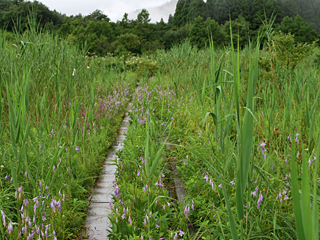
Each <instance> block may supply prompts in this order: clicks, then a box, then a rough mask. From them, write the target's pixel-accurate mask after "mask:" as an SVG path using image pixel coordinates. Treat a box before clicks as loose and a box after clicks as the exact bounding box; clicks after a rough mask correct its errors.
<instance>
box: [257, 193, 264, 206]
mask: <svg viewBox="0 0 320 240" xmlns="http://www.w3.org/2000/svg"><path fill="white" fill-rule="evenodd" d="M262 200H263V196H262V194H261V192H260V196H259V199H258V203H257V204H258V208H260V205H261V202H262Z"/></svg>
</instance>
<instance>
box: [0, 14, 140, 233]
mask: <svg viewBox="0 0 320 240" xmlns="http://www.w3.org/2000/svg"><path fill="white" fill-rule="evenodd" d="M31 20H32V19H30V21H31ZM14 37H15V39H14V40H12V39H11V40H10V41H8V40H7V39H6V36H5V35H4V32H2V31H1V32H0V53H1V56H0V62H1V64H0V77H1V82H0V110H1V111H0V141H1V148H0V153H1V157H0V165H1V171H0V176H1V179H5V180H4V181H2V180H1V184H0V192H1V193H0V195H1V196H5V199H6V200H5V203H3V202H0V203H1V204H0V210H1V211H2V212H3V213H4V217H3V216H2V217H3V218H2V219H5V221H6V222H7V224H6V225H4V222H3V220H0V224H1V233H2V236H3V237H4V236H6V237H7V238H8V239H17V237H18V235H19V234H20V235H21V234H22V235H23V237H25V238H27V237H29V235H30V234H31V230H32V228H33V229H35V226H34V224H36V225H37V226H36V228H37V227H38V226H40V227H41V226H42V224H44V225H48V224H51V226H52V227H51V229H50V230H49V229H47V231H49V234H50V235H52V232H53V230H55V231H56V236H57V237H58V238H59V239H68V238H71V237H75V236H76V235H79V232H80V229H81V228H82V227H83V223H84V217H85V214H86V209H87V201H86V197H87V196H88V195H89V194H90V188H91V187H92V184H93V182H94V179H95V178H96V175H97V173H98V172H99V167H100V166H101V164H102V162H103V160H104V155H105V153H106V150H107V149H108V147H109V146H110V145H111V143H112V141H113V140H114V137H115V134H116V130H117V127H118V126H119V124H120V120H121V118H122V114H123V113H124V111H125V107H126V104H127V102H128V101H129V99H130V93H131V92H132V90H133V88H134V80H133V79H132V78H133V77H134V76H133V75H130V73H129V74H127V73H121V72H120V71H118V69H117V66H113V67H110V65H109V59H108V58H107V57H106V58H89V57H87V56H86V54H85V51H84V50H82V51H80V50H79V49H78V48H77V47H76V46H73V45H71V44H70V43H69V42H67V41H66V40H63V39H59V38H56V37H54V36H53V35H52V34H51V33H48V32H42V31H41V30H40V29H39V28H37V26H36V23H34V22H31V24H30V26H29V30H28V31H25V32H23V33H20V32H19V31H18V30H17V32H16V33H15V35H14ZM112 61H113V60H112ZM32 199H34V200H32ZM37 199H38V200H37ZM40 199H41V201H40ZM42 199H43V200H42ZM27 201H28V202H27ZM37 204H38V205H39V206H38V207H35V210H34V205H37ZM34 211H35V212H34ZM43 212H45V213H46V215H44V214H45V213H43ZM21 214H23V215H21ZM27 216H28V218H31V220H32V218H33V217H34V218H35V220H34V222H32V224H31V222H30V224H31V225H32V227H28V226H27V225H28V224H29V223H28V220H26V219H28V218H26V217H27ZM10 222H12V224H13V230H11V229H10V228H9V223H10ZM23 227H25V228H23ZM21 231H23V232H22V233H21ZM40 231H43V232H44V231H45V229H43V228H41V229H40ZM34 237H36V236H34Z"/></svg>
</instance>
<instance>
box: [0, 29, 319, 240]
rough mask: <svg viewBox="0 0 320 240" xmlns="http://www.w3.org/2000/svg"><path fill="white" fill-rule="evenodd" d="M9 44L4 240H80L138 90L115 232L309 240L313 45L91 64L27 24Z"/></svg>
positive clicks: (183, 52) (280, 38) (4, 46)
mask: <svg viewBox="0 0 320 240" xmlns="http://www.w3.org/2000/svg"><path fill="white" fill-rule="evenodd" d="M0 34H1V33H0ZM14 37H15V40H13V39H11V40H10V42H8V41H6V38H5V36H4V35H3V34H2V35H0V56H1V58H0V77H1V82H0V100H1V101H0V113H1V114H0V142H1V143H0V154H1V155H0V177H1V183H0V210H1V218H0V234H1V237H2V238H5V239H18V237H19V236H20V237H21V238H22V237H23V238H26V239H38V238H40V239H72V238H77V237H79V235H80V232H81V231H80V230H81V229H82V228H83V224H84V217H85V214H86V209H87V207H88V202H87V199H86V198H87V197H88V196H89V194H90V191H91V188H92V186H93V184H94V181H95V178H96V177H97V175H98V173H99V169H100V166H101V165H102V162H103V161H104V158H105V154H106V153H107V149H108V148H109V146H110V145H111V143H112V142H113V140H114V136H115V134H116V131H117V128H118V127H119V124H120V122H121V119H122V116H123V114H124V109H125V107H126V105H127V103H128V101H129V100H130V99H131V95H132V102H133V109H132V112H131V119H132V120H131V125H130V128H129V131H128V136H127V139H126V140H125V146H124V148H123V150H121V151H120V152H119V153H118V155H119V157H120V160H119V162H118V163H117V164H118V170H117V180H116V182H115V191H114V197H113V200H114V201H113V204H112V213H111V215H110V220H111V223H112V231H111V232H110V238H112V239H178V238H181V239H216V238H217V239H238V238H240V239H252V238H255V239H256V238H272V239H297V238H298V239H317V236H318V229H317V226H318V212H319V211H318V210H319V205H318V201H319V195H320V194H319V177H318V176H319V169H318V166H319V162H318V159H319V150H320V149H319V136H318V135H319V134H317V133H318V132H319V116H318V110H319V105H318V102H319V95H320V90H319V77H318V72H319V67H318V63H319V57H318V56H319V50H318V49H316V48H315V47H314V45H313V46H312V45H299V44H295V43H294V42H292V41H291V40H292V36H290V35H281V34H280V35H276V36H274V37H272V38H270V42H269V45H268V46H269V47H267V48H262V47H261V46H259V45H257V46H254V45H250V46H248V47H246V48H244V49H243V50H241V51H238V52H237V51H236V50H234V49H233V48H225V49H213V46H211V48H208V49H203V50H198V49H196V48H194V47H192V46H191V45H190V44H189V43H188V42H186V43H185V44H182V45H180V46H175V47H173V48H172V49H171V50H170V51H167V52H165V51H157V52H156V53H155V54H153V55H151V56H148V57H147V56H142V57H136V56H130V55H128V56H125V57H122V58H113V57H112V56H106V57H103V58H98V57H91V58H90V57H86V56H85V54H84V52H79V50H77V49H76V48H75V47H73V46H72V45H70V44H69V43H68V42H67V41H64V40H61V39H57V38H53V37H52V36H51V35H49V34H41V33H40V34H39V33H36V31H35V30H34V29H33V28H32V27H31V28H30V30H29V31H26V32H25V33H24V34H22V35H19V34H16V35H15V36H14ZM12 41H14V44H12ZM290 41H291V43H290ZM288 42H289V46H290V48H288V47H286V46H288V45H286V43H288ZM266 46H267V45H266ZM297 49H298V50H299V51H295V50H297ZM281 51H282V53H283V55H285V57H283V56H280V55H279V53H280V52H281ZM137 78H138V79H139V87H138V88H136V79H137ZM134 89H135V91H134ZM177 175H178V176H179V178H180V180H181V181H182V182H183V184H184V187H185V189H186V192H187V195H186V198H185V200H184V202H179V201H177V199H176V196H175V194H174V191H173V190H175V188H177V187H181V186H175V185H174V178H175V177H176V176H177Z"/></svg>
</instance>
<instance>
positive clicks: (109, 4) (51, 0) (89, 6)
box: [41, 0, 176, 22]
mask: <svg viewBox="0 0 320 240" xmlns="http://www.w3.org/2000/svg"><path fill="white" fill-rule="evenodd" d="M172 1H175V2H176V0H172ZM41 2H42V3H43V4H45V5H46V6H48V7H49V9H50V10H56V11H58V12H60V13H65V14H67V15H68V16H70V15H78V14H79V13H81V14H82V15H88V14H90V13H92V12H93V11H94V10H96V9H99V10H101V11H103V12H104V14H106V15H108V17H109V18H110V19H111V21H114V22H116V21H117V20H121V19H122V17H123V15H124V13H131V14H130V16H131V15H132V16H133V18H132V19H135V18H136V16H134V14H133V13H134V12H135V11H136V10H137V9H140V11H141V9H143V8H145V9H147V10H148V11H149V13H150V16H151V18H152V21H153V22H155V21H158V19H159V20H160V18H161V16H163V19H164V20H165V21H167V20H168V16H169V14H170V13H171V12H170V13H167V14H166V13H163V12H162V10H156V9H157V7H159V6H161V5H163V4H165V3H168V0H157V1H150V0H121V1H119V0H118V1H113V0H105V1H101V0H90V1H87V0H85V1H84V0H64V1H63V0H42V1H41ZM170 9H171V8H170ZM140 11H139V12H140ZM170 11H171V10H170ZM173 11H174V10H173ZM136 15H137V14H136ZM130 18H131V17H130Z"/></svg>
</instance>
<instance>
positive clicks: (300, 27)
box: [277, 15, 319, 43]
mask: <svg viewBox="0 0 320 240" xmlns="http://www.w3.org/2000/svg"><path fill="white" fill-rule="evenodd" d="M277 30H278V31H281V32H283V33H285V34H289V33H291V34H293V35H294V39H295V42H296V43H299V42H306V43H312V42H313V41H316V40H318V39H319V35H318V33H317V32H316V30H315V29H313V28H312V26H311V24H308V23H307V22H306V21H305V20H304V19H303V18H302V17H301V16H300V15H297V16H296V17H295V18H294V20H293V19H292V18H290V17H285V18H284V19H283V20H282V22H281V24H280V25H279V27H278V28H277Z"/></svg>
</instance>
